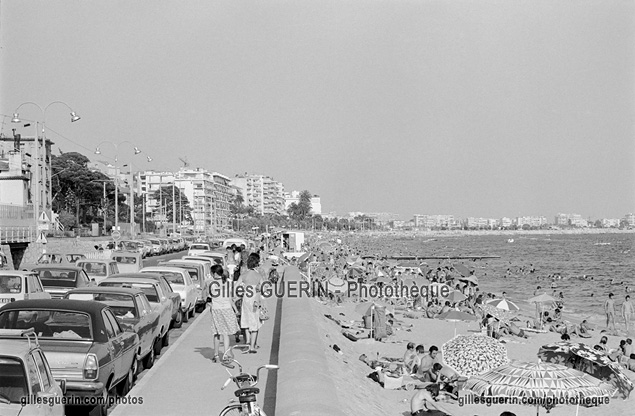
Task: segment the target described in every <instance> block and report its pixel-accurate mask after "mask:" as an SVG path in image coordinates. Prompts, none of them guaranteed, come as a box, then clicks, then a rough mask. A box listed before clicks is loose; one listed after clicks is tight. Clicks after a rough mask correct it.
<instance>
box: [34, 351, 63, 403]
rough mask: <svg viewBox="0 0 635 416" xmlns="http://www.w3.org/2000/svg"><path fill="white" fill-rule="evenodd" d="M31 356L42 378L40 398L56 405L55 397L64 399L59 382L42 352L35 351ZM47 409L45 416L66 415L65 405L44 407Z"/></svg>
mask: <svg viewBox="0 0 635 416" xmlns="http://www.w3.org/2000/svg"><path fill="white" fill-rule="evenodd" d="M31 356H32V357H33V360H34V361H35V365H36V367H37V370H38V373H39V376H40V388H41V392H40V397H46V398H47V399H48V400H49V403H51V402H52V403H55V399H54V398H55V397H62V392H61V389H60V388H59V386H58V385H57V382H56V381H55V379H54V378H53V375H52V374H51V370H50V368H49V366H48V364H47V362H46V358H45V357H44V355H43V354H42V351H38V350H33V351H32V352H31ZM44 407H46V410H45V414H46V415H51V416H59V415H63V414H64V405H63V404H61V403H56V404H55V405H49V404H47V405H46V406H43V408H44Z"/></svg>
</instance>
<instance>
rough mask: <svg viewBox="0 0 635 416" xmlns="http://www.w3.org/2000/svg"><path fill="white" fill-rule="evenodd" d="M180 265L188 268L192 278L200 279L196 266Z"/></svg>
mask: <svg viewBox="0 0 635 416" xmlns="http://www.w3.org/2000/svg"><path fill="white" fill-rule="evenodd" d="M179 267H181V268H182V269H185V270H187V271H188V272H189V273H190V278H191V279H192V280H195V281H198V270H197V269H196V267H185V266H179Z"/></svg>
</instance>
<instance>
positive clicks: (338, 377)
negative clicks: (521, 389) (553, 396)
mask: <svg viewBox="0 0 635 416" xmlns="http://www.w3.org/2000/svg"><path fill="white" fill-rule="evenodd" d="M355 305H356V303H354V302H351V301H348V300H347V301H345V302H344V303H343V304H341V305H338V306H334V305H327V304H322V303H320V302H319V301H317V300H314V301H312V302H311V308H312V312H313V316H314V317H315V320H316V322H318V327H319V331H320V338H321V339H323V340H324V350H325V355H326V357H327V362H328V367H329V368H328V369H329V371H330V373H331V375H332V380H333V383H334V385H335V387H336V391H337V395H338V397H337V399H338V400H339V403H340V405H341V406H342V408H343V410H344V413H345V414H348V415H378V416H379V415H410V399H411V397H412V395H413V394H414V393H413V392H412V391H406V390H403V389H402V390H387V389H384V388H382V387H381V386H380V385H379V384H378V383H376V382H374V381H373V380H371V379H369V378H368V377H367V375H368V374H369V373H371V372H372V369H371V368H370V367H369V366H368V365H366V364H365V363H363V362H362V361H360V360H359V356H360V355H361V354H366V355H367V356H368V357H369V358H370V359H374V358H376V357H377V353H379V355H380V356H387V357H403V354H404V352H405V349H406V344H407V342H408V341H412V342H414V343H415V344H423V345H424V346H425V348H426V350H427V349H428V348H429V347H430V346H431V345H436V346H437V347H439V350H441V346H442V345H443V343H444V342H446V341H448V340H450V339H451V338H453V336H454V328H455V324H454V322H447V321H441V320H435V319H424V318H420V319H409V318H406V317H404V316H403V315H402V314H401V313H400V311H396V319H397V320H398V321H401V322H402V323H403V324H404V325H413V327H412V328H411V329H410V331H407V330H406V329H405V328H404V329H400V330H397V331H396V332H395V334H394V335H392V336H391V337H390V338H389V340H388V342H377V341H372V340H368V339H364V340H360V341H357V342H353V341H350V340H349V339H347V338H345V337H344V336H343V335H342V334H341V327H340V326H339V325H338V324H337V323H335V322H333V321H331V320H329V319H327V318H325V317H324V315H325V314H330V315H331V316H333V317H334V318H336V319H339V320H341V321H349V322H353V321H358V322H360V320H361V316H360V314H359V313H356V312H355ZM456 332H457V334H473V333H476V332H480V330H479V324H478V322H470V323H466V322H457V323H456ZM529 336H530V338H529V339H521V338H518V337H513V338H511V339H510V342H508V343H507V344H506V347H507V351H508V357H509V358H510V359H516V360H521V361H530V362H537V361H538V359H537V352H538V350H539V348H540V347H541V346H542V345H545V344H548V343H551V342H557V341H559V340H560V334H556V333H545V334H529ZM600 337H601V334H600V332H599V330H595V331H594V332H593V336H592V337H591V338H589V339H586V340H582V339H580V338H577V337H573V338H572V341H574V342H577V341H579V342H585V343H588V344H591V345H594V344H597V343H598V342H599V339H600ZM619 339H620V338H618V337H612V336H610V337H609V344H608V345H609V346H610V347H615V346H617V344H618V343H619ZM334 344H336V345H337V346H338V347H339V348H340V349H341V354H340V353H338V352H336V351H335V350H334V349H333V347H332V346H333V345H334ZM626 373H627V375H628V376H629V378H631V379H633V378H634V377H635V374H633V373H631V372H630V371H627V372H626ZM461 395H462V394H461ZM442 405H443V406H444V407H445V408H446V409H447V410H449V411H450V412H451V413H452V414H453V415H456V416H474V415H479V416H481V415H482V416H490V415H492V416H498V415H499V414H500V413H501V412H503V411H504V410H509V411H512V412H514V413H515V414H516V415H518V416H521V415H527V416H529V415H532V416H533V415H535V414H536V408H535V407H531V406H522V405H492V406H491V407H488V406H486V405H480V404H479V405H474V404H472V405H465V406H463V407H460V406H459V405H458V404H450V403H443V404H442ZM633 409H635V395H631V397H630V398H629V399H627V400H622V399H618V398H615V399H611V402H610V404H609V405H603V406H600V407H594V408H585V407H580V408H579V413H578V414H579V415H607V414H613V415H629V414H635V411H634V410H633ZM540 414H541V415H544V414H547V411H546V410H545V409H544V408H541V409H540ZM549 414H550V415H553V416H560V415H575V414H576V406H569V405H559V406H556V407H555V408H554V409H552V410H551V411H550V413H549Z"/></svg>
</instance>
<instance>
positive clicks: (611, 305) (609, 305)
mask: <svg viewBox="0 0 635 416" xmlns="http://www.w3.org/2000/svg"><path fill="white" fill-rule="evenodd" d="M604 312H605V313H606V328H607V329H609V328H610V326H611V325H612V326H613V331H617V328H615V299H613V293H609V298H608V299H607V300H606V301H605V302H604Z"/></svg>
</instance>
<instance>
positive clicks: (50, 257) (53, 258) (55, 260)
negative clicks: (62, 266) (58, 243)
mask: <svg viewBox="0 0 635 416" xmlns="http://www.w3.org/2000/svg"><path fill="white" fill-rule="evenodd" d="M63 260H64V259H63V258H62V255H61V254H46V253H45V254H42V255H41V256H40V258H39V259H37V264H59V263H61V262H62V261H63Z"/></svg>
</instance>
